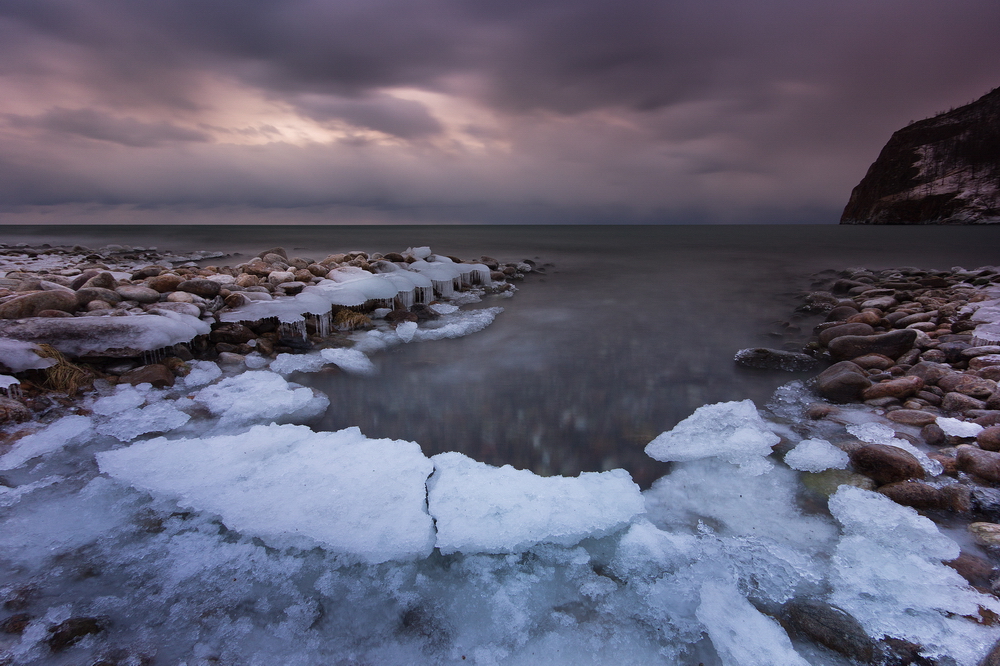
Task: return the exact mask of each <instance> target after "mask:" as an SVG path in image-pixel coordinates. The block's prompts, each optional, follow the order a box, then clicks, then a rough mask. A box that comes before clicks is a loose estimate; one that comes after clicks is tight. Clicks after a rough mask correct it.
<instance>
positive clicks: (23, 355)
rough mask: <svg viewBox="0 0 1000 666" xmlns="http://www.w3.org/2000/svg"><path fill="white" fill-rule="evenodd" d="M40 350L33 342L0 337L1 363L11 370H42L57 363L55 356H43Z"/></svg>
mask: <svg viewBox="0 0 1000 666" xmlns="http://www.w3.org/2000/svg"><path fill="white" fill-rule="evenodd" d="M38 351H39V349H38V345H35V344H33V343H31V342H23V341H21V340H11V339H9V338H0V363H2V364H3V365H5V366H7V368H9V369H10V370H11V372H24V371H25V370H42V369H44V368H49V367H52V366H53V365H55V364H56V360H55V359H54V358H42V357H41V356H39V355H38Z"/></svg>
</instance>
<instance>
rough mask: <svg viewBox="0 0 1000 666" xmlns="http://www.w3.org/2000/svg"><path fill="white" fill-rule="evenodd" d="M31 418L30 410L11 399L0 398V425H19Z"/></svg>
mask: <svg viewBox="0 0 1000 666" xmlns="http://www.w3.org/2000/svg"><path fill="white" fill-rule="evenodd" d="M30 418H31V410H30V409H28V408H27V407H25V406H24V405H23V404H21V402H20V401H18V400H14V399H13V398H5V397H3V396H0V423H20V422H21V421H27V420H28V419H30Z"/></svg>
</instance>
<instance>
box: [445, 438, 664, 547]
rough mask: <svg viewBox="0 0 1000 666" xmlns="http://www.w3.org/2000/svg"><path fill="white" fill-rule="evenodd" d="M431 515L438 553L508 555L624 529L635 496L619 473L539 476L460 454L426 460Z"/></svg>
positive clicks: (637, 504)
mask: <svg viewBox="0 0 1000 666" xmlns="http://www.w3.org/2000/svg"><path fill="white" fill-rule="evenodd" d="M432 460H433V461H434V475H433V476H432V477H431V478H430V480H429V481H428V483H427V498H428V506H429V510H430V514H431V515H432V516H433V517H434V520H435V523H436V525H437V542H436V545H437V547H438V548H440V549H441V552H443V553H454V552H462V553H515V552H519V551H522V550H524V549H526V548H529V547H531V546H533V545H535V544H538V543H555V544H560V545H564V546H566V545H572V544H574V543H577V542H579V541H580V540H582V539H585V538H587V537H597V536H603V535H605V534H608V533H610V532H613V531H615V530H618V529H621V528H623V527H625V526H626V525H628V524H629V523H630V522H631V521H632V520H633V519H634V518H635V517H636V516H638V515H640V514H641V513H642V512H643V511H644V508H643V500H642V495H641V494H640V493H639V488H638V486H636V485H635V483H634V482H633V481H632V477H630V476H629V474H628V472H626V471H624V470H620V469H618V470H612V471H610V472H600V473H598V472H584V473H582V474H580V476H578V477H576V478H568V477H559V476H557V477H541V476H538V475H536V474H533V473H532V472H530V471H528V470H518V469H514V468H513V467H511V466H510V465H504V466H503V467H492V466H490V465H487V464H485V463H481V462H477V461H475V460H473V459H471V458H469V457H467V456H465V455H462V454H461V453H457V452H454V451H452V452H448V453H440V454H438V455H436V456H434V457H433V458H432Z"/></svg>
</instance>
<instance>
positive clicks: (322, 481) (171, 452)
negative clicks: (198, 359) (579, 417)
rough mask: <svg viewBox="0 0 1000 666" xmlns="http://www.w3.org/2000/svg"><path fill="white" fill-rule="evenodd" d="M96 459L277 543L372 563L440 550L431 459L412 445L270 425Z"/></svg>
mask: <svg viewBox="0 0 1000 666" xmlns="http://www.w3.org/2000/svg"><path fill="white" fill-rule="evenodd" d="M97 457H98V462H99V463H100V466H101V471H102V472H104V473H105V474H109V475H110V476H112V477H114V478H116V479H119V480H121V481H124V482H126V483H129V484H131V485H134V486H136V487H138V488H141V489H144V490H148V491H150V492H153V493H156V494H160V495H165V496H168V497H170V498H173V499H176V500H177V501H178V502H179V503H180V504H182V505H183V506H189V507H193V508H196V509H198V510H201V511H209V512H212V513H217V514H219V515H220V516H221V517H222V520H223V521H224V522H225V523H226V525H227V526H229V527H230V528H232V529H235V530H239V531H243V532H247V533H249V534H252V535H256V536H259V537H261V538H262V539H264V540H265V541H266V542H268V543H269V544H271V545H274V546H276V547H287V546H299V547H309V544H310V543H318V544H321V545H322V546H323V547H325V548H329V549H331V550H332V551H334V552H337V553H342V554H345V555H347V556H348V557H350V558H355V559H357V560H359V561H362V562H368V563H378V562H384V561H387V560H405V559H412V558H421V557H426V556H427V555H429V554H430V552H431V548H432V547H433V543H434V533H433V525H432V522H431V518H430V516H429V515H428V514H427V511H426V507H425V500H424V497H425V492H426V491H425V486H424V483H425V480H426V479H427V476H428V475H429V474H430V473H431V471H432V469H433V465H432V464H431V462H430V461H429V460H428V459H427V458H426V457H424V455H423V453H421V451H420V447H419V446H418V445H417V444H415V443H413V442H404V441H401V440H388V439H380V440H372V439H368V438H366V437H365V436H364V435H362V434H361V431H360V430H358V429H357V428H348V429H346V430H341V431H338V432H321V433H315V432H312V431H311V430H310V429H309V428H306V427H304V426H294V425H283V426H278V425H270V426H255V427H253V428H251V429H250V430H249V431H248V432H246V433H243V434H241V435H235V436H232V435H223V436H218V437H206V438H191V439H181V440H166V439H163V438H157V439H153V440H148V441H146V442H142V443H139V444H134V445H132V446H130V447H128V448H125V449H119V450H117V451H106V452H103V453H100V454H98V456H97Z"/></svg>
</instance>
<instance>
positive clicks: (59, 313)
mask: <svg viewBox="0 0 1000 666" xmlns="http://www.w3.org/2000/svg"><path fill="white" fill-rule="evenodd" d="M35 316H36V317H72V316H73V315H72V314H70V313H69V312H66V311H64V310H42V311H41V312H39V313H38V314H36V315H35Z"/></svg>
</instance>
